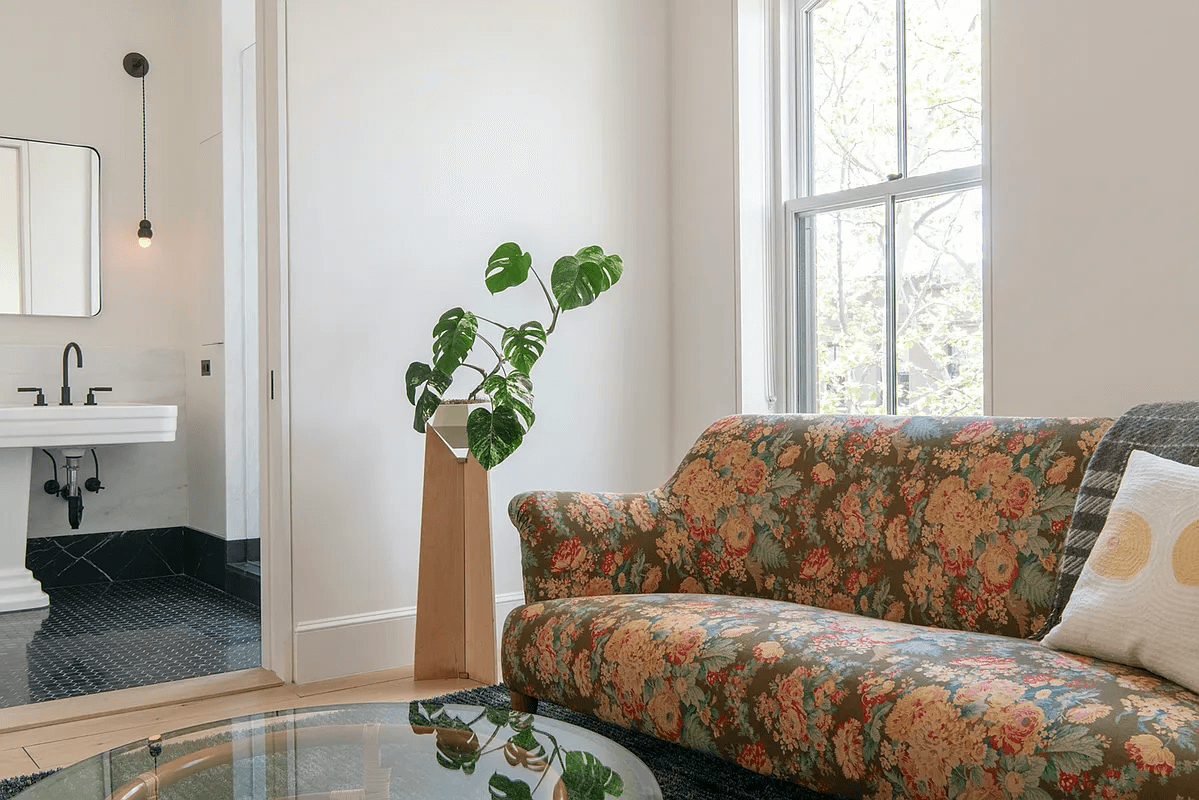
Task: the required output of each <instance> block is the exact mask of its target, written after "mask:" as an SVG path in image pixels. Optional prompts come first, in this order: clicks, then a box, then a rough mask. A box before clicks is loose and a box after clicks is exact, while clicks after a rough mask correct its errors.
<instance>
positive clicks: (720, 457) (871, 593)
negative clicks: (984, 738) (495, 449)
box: [509, 414, 1111, 637]
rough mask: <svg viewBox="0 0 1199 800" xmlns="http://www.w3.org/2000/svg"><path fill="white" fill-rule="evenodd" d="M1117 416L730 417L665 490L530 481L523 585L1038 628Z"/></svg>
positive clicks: (532, 594)
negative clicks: (578, 488) (562, 487)
mask: <svg viewBox="0 0 1199 800" xmlns="http://www.w3.org/2000/svg"><path fill="white" fill-rule="evenodd" d="M1110 424H1111V421H1110V420H1106V419H1069V420H1067V419H1023V418H1002V417H986V418H971V417H957V418H932V417H838V416H820V415H799V414H792V415H785V416H734V417H727V418H725V419H722V420H720V421H718V422H716V423H715V424H713V425H712V426H711V427H710V428H709V429H708V430H707V431H706V432H705V433H704V434H703V436H701V437H700V439H699V441H697V442H696V444H695V446H694V447H692V449H691V451H690V453H688V455H687V457H686V459H685V460H684V461H683V463H682V465H680V467H679V469H678V471H677V472H676V473H675V474H674V476H673V477H672V478H671V479H670V480H669V481H668V482H667V483H666V485H664V486H663V487H661V488H660V489H657V490H655V491H651V492H646V493H644V494H632V495H617V494H586V493H547V492H535V493H529V494H523V495H518V496H517V497H515V498H514V499H513V500H512V503H511V505H510V509H509V510H510V513H511V516H512V519H513V522H514V523H515V524H516V527H517V529H518V530H519V531H520V535H521V548H522V559H523V560H522V566H523V572H524V581H525V597H526V599H527V600H528V601H529V602H534V601H539V600H547V599H552V598H564V597H578V596H589V595H605V594H630V593H639V592H698V593H705V594H725V595H740V596H747V597H761V598H767V599H775V600H788V601H791V602H795V603H802V604H805V605H810V606H818V607H821V608H829V609H834V610H841V611H853V612H855V613H858V614H863V615H866V616H870V617H875V618H879V619H887V620H892V621H899V622H908V623H915V624H921V625H933V626H937V627H941V628H953V629H958V630H971V631H977V632H984V633H995V634H1003V635H1008V636H1021V637H1023V636H1028V635H1030V633H1032V632H1035V631H1037V630H1038V629H1039V628H1040V627H1041V623H1042V622H1043V621H1044V619H1045V617H1046V616H1047V614H1048V613H1049V611H1050V609H1051V606H1052V600H1053V591H1054V584H1055V577H1056V570H1057V562H1058V557H1059V554H1060V552H1061V548H1062V544H1063V540H1064V537H1065V532H1066V529H1067V527H1068V524H1069V521H1070V518H1071V515H1072V513H1073V510H1074V502H1075V499H1076V496H1077V493H1078V486H1079V483H1080V482H1081V480H1082V475H1083V471H1084V469H1085V466H1086V463H1087V460H1088V459H1089V457H1090V455H1091V453H1092V452H1093V451H1094V449H1095V445H1096V444H1097V443H1098V441H1099V439H1100V438H1101V437H1102V436H1103V433H1104V431H1106V430H1107V428H1108V427H1109V426H1110Z"/></svg>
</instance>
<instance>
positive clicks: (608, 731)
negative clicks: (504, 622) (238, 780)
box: [0, 685, 835, 800]
mask: <svg viewBox="0 0 1199 800" xmlns="http://www.w3.org/2000/svg"><path fill="white" fill-rule="evenodd" d="M426 702H438V703H458V704H462V705H477V706H491V707H492V708H502V709H509V708H511V704H510V698H509V696H508V690H507V688H506V687H504V686H503V685H498V686H483V687H479V688H477V689H466V690H463V691H460V692H453V693H452V694H446V695H441V696H439V697H433V698H430V699H429V700H428V701H426ZM537 713H538V714H539V715H541V716H544V717H549V718H550V719H556V720H560V721H562V722H566V723H569V724H571V725H577V726H578V727H580V728H586V729H587V730H589V731H593V732H595V733H598V734H599V735H601V736H604V737H606V738H608V739H611V740H612V741H614V742H617V743H618V744H620V745H621V746H623V747H625V748H627V749H628V750H629V751H630V752H632V753H633V754H634V755H636V756H637V757H638V758H640V759H641V760H642V761H643V762H645V765H646V766H647V767H649V769H650V771H651V772H652V773H653V774H654V777H655V778H656V779H657V780H658V785H659V786H661V787H662V796H663V798H664V800H835V798H834V797H833V796H832V795H826V794H820V793H818V792H813V791H811V790H810V789H805V788H803V787H802V786H797V785H796V784H793V783H789V782H787V781H781V780H777V779H775V778H768V777H766V776H764V775H758V774H757V773H754V772H750V771H749V770H747V769H744V768H742V767H740V766H738V765H736V764H733V763H732V762H729V761H725V760H724V759H722V758H718V757H717V756H713V755H709V754H707V753H700V752H697V751H694V750H688V749H686V748H683V747H679V746H678V745H674V744H671V743H670V742H664V741H662V740H660V739H655V738H654V737H652V736H647V735H646V734H643V733H638V732H637V731H631V730H627V729H625V728H621V727H619V726H617V725H612V724H610V723H607V722H603V721H601V720H598V719H596V718H595V717H591V716H588V715H586V714H580V713H578V712H575V711H571V710H570V709H567V708H564V707H562V706H559V705H555V704H554V703H546V702H543V703H541V704H540V706H538V709H537ZM180 754H182V751H181V752H180ZM164 757H173V755H172V754H170V753H166V754H165V755H164ZM318 766H320V765H309V771H312V772H314V774H316V773H317V772H321V770H317V769H314V767H318ZM324 766H325V767H327V768H329V769H331V770H332V771H334V772H336V771H337V766H338V765H336V764H325V765H324ZM228 769H229V768H228V767H224V768H221V767H217V768H214V770H212V772H213V773H214V774H213V775H212V778H213V784H212V786H210V787H209V789H213V787H218V788H216V789H215V790H214V791H213V792H211V793H210V792H207V791H205V790H204V788H203V784H199V785H191V786H189V787H188V789H189V792H186V793H185V794H187V796H188V797H200V796H203V797H205V798H208V797H211V798H212V800H240V798H228V795H229V794H230V793H231V791H230V788H229V787H230V786H232V785H233V783H232V781H231V780H230V777H229V776H228V775H226V774H225V773H226V772H228ZM324 771H328V770H324ZM218 773H219V774H218ZM52 774H54V773H53V771H52V772H41V773H36V774H33V775H24V776H20V777H16V778H9V779H7V780H0V800H9V798H12V797H15V796H16V795H17V794H18V793H20V792H21V791H22V790H24V789H26V788H28V787H29V786H31V785H33V784H34V783H36V782H38V781H39V780H41V779H43V778H45V777H46V776H48V775H52ZM204 774H205V775H207V774H208V773H207V772H206V773H204ZM65 788H66V787H64V789H65ZM176 788H182V787H176ZM217 792H220V794H221V795H222V797H220V798H218V797H216V796H215V795H216V793H217ZM232 793H233V794H237V792H236V790H234V791H232ZM393 796H394V795H393Z"/></svg>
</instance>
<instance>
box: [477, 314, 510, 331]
mask: <svg viewBox="0 0 1199 800" xmlns="http://www.w3.org/2000/svg"><path fill="white" fill-rule="evenodd" d="M475 319H481V320H483V321H484V322H490V323H491V324H492V325H494V326H496V327H497V328H502V329H503V330H508V326H507V325H504V324H502V323H499V322H496V321H495V320H493V319H487V317H485V316H483V315H482V314H475Z"/></svg>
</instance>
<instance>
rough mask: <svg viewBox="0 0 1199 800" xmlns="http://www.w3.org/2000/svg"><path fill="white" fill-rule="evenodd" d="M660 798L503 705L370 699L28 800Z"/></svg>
mask: <svg viewBox="0 0 1199 800" xmlns="http://www.w3.org/2000/svg"><path fill="white" fill-rule="evenodd" d="M609 797H620V798H622V800H661V798H662V792H661V791H660V790H659V788H658V783H657V781H656V780H654V776H653V775H652V774H651V773H650V771H649V769H648V768H647V767H646V766H645V765H644V764H643V763H641V761H640V760H638V759H637V757H636V756H634V755H633V754H632V753H630V752H629V751H628V750H626V749H625V748H623V747H621V746H620V745H618V744H616V743H615V742H613V741H610V740H608V739H605V738H604V737H602V736H600V735H599V734H596V733H592V732H591V731H588V730H584V729H583V728H579V727H576V726H574V725H568V724H567V723H565V722H559V721H557V720H552V719H548V718H546V717H540V716H536V715H534V714H525V713H522V712H517V711H501V710H497V709H492V708H481V707H479V706H464V705H441V704H438V703H367V704H360V705H346V706H323V707H318V708H305V709H295V710H290V711H274V712H270V713H266V714H255V715H253V716H248V717H238V718H235V719H230V720H223V721H221V722H214V723H210V724H207V725H201V726H197V727H194V728H187V729H184V730H178V731H173V732H171V733H166V734H163V735H162V736H161V737H152V738H151V739H149V740H142V741H140V742H136V743H134V744H130V745H126V746H125V747H118V748H116V749H115V750H110V751H108V752H107V753H102V754H100V755H98V756H93V757H92V758H89V759H86V760H84V761H80V762H79V763H78V764H75V765H73V766H70V767H67V768H66V769H64V770H62V771H61V772H58V773H56V774H54V775H51V776H50V777H48V778H46V779H45V780H43V781H41V782H39V783H37V784H35V785H33V786H32V787H30V788H29V789H26V790H25V791H24V792H22V793H21V794H20V795H19V796H18V800H92V799H93V798H94V799H95V800H155V799H156V798H160V799H161V800H191V799H192V798H194V799H195V800H201V798H203V800H243V798H244V800H276V799H278V800H283V799H284V798H286V799H287V800H291V799H292V798H295V800H388V798H422V799H423V798H428V799H429V800H432V799H433V798H464V800H468V799H469V798H482V800H488V798H494V800H532V798H545V799H546V800H605V798H609Z"/></svg>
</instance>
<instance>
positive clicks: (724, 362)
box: [670, 0, 738, 463]
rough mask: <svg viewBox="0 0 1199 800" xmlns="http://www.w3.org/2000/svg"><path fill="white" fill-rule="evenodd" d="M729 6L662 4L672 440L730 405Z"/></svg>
mask: <svg viewBox="0 0 1199 800" xmlns="http://www.w3.org/2000/svg"><path fill="white" fill-rule="evenodd" d="M732 31H733V3H732V2H730V0H671V3H670V50H671V106H670V111H671V161H670V165H671V190H672V191H671V199H672V218H671V244H672V280H671V283H672V287H671V318H672V321H673V325H672V327H671V352H670V356H671V403H670V408H671V414H670V417H671V422H672V425H671V444H670V452H671V457H672V459H673V460H674V461H675V462H676V463H677V462H678V461H679V460H681V459H682V457H683V455H684V454H685V453H686V452H687V450H688V449H689V448H690V447H691V445H692V444H693V443H694V442H695V440H696V439H697V438H698V437H699V435H700V433H702V432H703V430H704V429H705V428H706V427H707V426H708V425H709V424H711V423H712V422H714V421H715V420H717V419H719V418H720V417H723V416H725V415H727V414H732V413H735V412H736V410H737V373H736V346H737V330H736V316H735V303H734V300H735V298H736V296H737V291H738V289H737V286H736V280H735V277H734V265H735V252H734V243H735V225H736V216H735V214H736V208H735V200H736V197H735V191H736V190H735V186H734V169H735V166H736V164H735V162H736V156H735V150H734V125H733V70H732V67H733V32H732Z"/></svg>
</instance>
